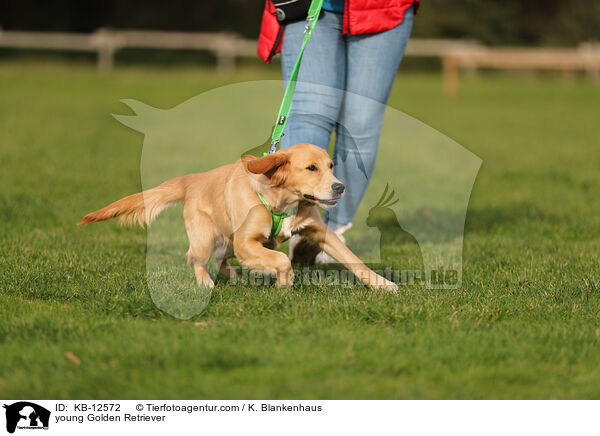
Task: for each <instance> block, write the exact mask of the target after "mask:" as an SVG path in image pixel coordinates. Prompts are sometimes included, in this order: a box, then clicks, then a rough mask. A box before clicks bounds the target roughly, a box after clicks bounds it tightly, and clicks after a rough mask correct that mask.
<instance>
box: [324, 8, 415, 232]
mask: <svg viewBox="0 0 600 436" xmlns="http://www.w3.org/2000/svg"><path fill="white" fill-rule="evenodd" d="M412 20H413V9H412V8H411V9H409V10H408V11H407V12H406V14H405V16H404V21H403V22H402V23H400V24H399V25H398V26H396V27H394V28H393V29H390V30H388V31H385V32H381V33H376V34H369V35H348V36H347V46H346V70H347V72H346V91H347V92H346V93H345V95H344V99H343V102H342V107H341V111H340V115H339V119H338V122H339V126H338V128H337V130H336V143H335V152H334V162H335V165H336V167H335V168H336V169H335V175H336V177H337V178H339V179H340V180H341V181H342V182H343V183H344V184H345V185H346V193H345V195H344V197H343V198H342V200H341V201H340V202H339V203H338V205H337V207H335V208H333V209H330V210H328V211H327V213H326V215H325V219H326V221H327V222H328V224H329V226H330V227H331V228H333V229H334V230H335V229H337V228H340V227H342V226H344V225H346V224H348V223H350V222H351V221H352V219H353V218H354V215H355V214H356V211H357V209H358V206H359V205H360V202H361V200H362V198H363V195H364V193H365V191H366V189H367V185H368V183H369V180H370V179H371V175H372V174H373V168H374V167H375V160H376V158H377V148H378V144H379V134H380V131H381V124H382V122H383V115H384V112H385V104H386V103H387V100H388V97H389V95H390V91H391V89H392V85H393V83H394V79H395V77H396V73H397V71H398V67H399V66H400V61H401V60H402V56H403V54H404V49H405V47H406V43H407V42H408V38H409V36H410V32H411V29H412ZM317 25H318V24H317Z"/></svg>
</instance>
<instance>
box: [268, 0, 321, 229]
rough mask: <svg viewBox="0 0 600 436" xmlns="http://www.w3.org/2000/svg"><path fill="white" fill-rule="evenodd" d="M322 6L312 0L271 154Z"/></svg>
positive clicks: (286, 117) (292, 98)
mask: <svg viewBox="0 0 600 436" xmlns="http://www.w3.org/2000/svg"><path fill="white" fill-rule="evenodd" d="M321 6H323V0H312V2H311V4H310V8H309V9H308V16H307V17H306V28H305V29H304V39H303V40H302V46H301V47H300V53H299V54H298V59H296V64H295V65H294V69H293V70H292V75H291V76H290V80H289V81H288V84H287V86H286V88H285V93H284V94H283V100H282V102H281V107H280V108H279V115H277V121H276V122H275V128H274V129H273V134H272V135H271V150H269V154H271V153H275V152H276V151H277V149H278V146H279V142H280V141H281V136H282V135H283V130H284V129H285V124H286V123H287V119H288V116H289V115H290V109H291V108H292V101H293V100H294V91H295V90H296V80H297V79H298V71H299V70H300V62H302V55H303V54H304V49H305V48H306V44H307V43H308V40H309V39H310V36H311V34H312V31H313V30H314V28H315V26H316V24H317V20H318V19H319V14H320V13H321ZM273 222H275V221H273Z"/></svg>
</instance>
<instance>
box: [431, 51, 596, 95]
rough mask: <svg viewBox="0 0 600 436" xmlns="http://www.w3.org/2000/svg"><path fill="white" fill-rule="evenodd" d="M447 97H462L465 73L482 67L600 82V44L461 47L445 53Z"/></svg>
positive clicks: (444, 69) (444, 68) (443, 59)
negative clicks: (584, 76)
mask: <svg viewBox="0 0 600 436" xmlns="http://www.w3.org/2000/svg"><path fill="white" fill-rule="evenodd" d="M442 65H443V72H444V79H443V80H444V94H445V95H446V96H448V97H451V98H452V97H456V96H457V95H458V87H459V78H460V72H461V70H467V71H470V72H471V73H473V72H474V71H476V70H477V69H478V68H493V69H503V70H528V71H536V70H553V71H562V72H565V73H571V72H575V71H584V72H586V73H587V75H588V76H589V77H590V78H591V79H592V80H594V81H598V80H599V79H600V44H591V43H583V44H581V45H580V46H579V47H578V48H573V49H550V48H548V49H546V48H490V47H470V48H468V47H459V48H451V49H448V50H445V51H444V53H443V54H442Z"/></svg>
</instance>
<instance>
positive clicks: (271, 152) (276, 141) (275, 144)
mask: <svg viewBox="0 0 600 436" xmlns="http://www.w3.org/2000/svg"><path fill="white" fill-rule="evenodd" d="M280 142H281V138H279V139H276V140H275V141H271V149H270V150H269V153H268V154H273V153H275V152H276V151H277V146H278V145H279V143H280Z"/></svg>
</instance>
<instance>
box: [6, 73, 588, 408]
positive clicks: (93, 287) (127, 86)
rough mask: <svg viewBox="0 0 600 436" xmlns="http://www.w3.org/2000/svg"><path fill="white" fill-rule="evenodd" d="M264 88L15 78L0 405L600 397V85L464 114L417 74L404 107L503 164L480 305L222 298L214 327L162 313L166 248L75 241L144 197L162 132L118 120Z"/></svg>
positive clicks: (478, 276) (237, 293) (481, 106)
mask: <svg viewBox="0 0 600 436" xmlns="http://www.w3.org/2000/svg"><path fill="white" fill-rule="evenodd" d="M264 78H278V70H277V68H276V67H271V68H268V69H266V68H265V69H260V68H254V69H249V68H246V69H244V70H243V71H241V72H239V73H237V74H235V75H232V76H222V77H219V76H217V75H215V74H214V73H213V72H212V71H210V70H202V69H193V68H179V69H156V68H155V69H152V68H147V69H136V68H124V69H120V70H117V71H116V72H115V73H113V74H111V75H107V76H98V75H97V74H96V73H95V71H94V70H93V68H92V67H91V66H87V65H83V64H76V63H71V64H67V63H65V64H52V63H50V64H41V63H26V62H4V63H2V64H0V162H1V165H2V167H1V168H2V171H0V241H1V245H0V256H1V257H0V259H1V264H0V397H2V398H180V399H183V398H337V399H342V398H513V399H516V398H520V399H525V398H599V397H600V370H599V369H598V368H600V321H599V320H600V263H599V262H600V261H599V259H600V202H599V201H598V199H599V198H600V147H599V146H598V145H599V144H600V129H599V128H598V114H599V113H600V88H599V87H597V86H594V85H593V84H591V83H588V82H586V81H583V80H581V81H580V80H573V81H563V80H558V79H553V78H550V77H544V78H540V79H539V80H532V79H527V78H519V77H509V76H492V75H490V76H481V77H478V78H473V79H469V80H464V81H463V83H462V84H461V95H460V97H459V98H458V99H457V100H456V101H447V100H445V99H443V97H442V96H441V78H440V76H438V75H434V74H417V73H411V74H407V75H403V74H401V75H400V76H399V78H398V80H397V83H396V85H395V88H394V90H393V94H392V96H391V99H390V104H391V105H392V106H394V107H396V108H398V109H400V110H403V111H405V112H407V113H408V114H410V115H412V116H414V117H416V118H418V119H420V120H422V121H424V122H425V123H427V124H429V125H431V126H433V127H434V128H436V129H438V130H440V131H442V132H443V133H445V134H447V135H448V136H450V137H452V138H453V139H455V140H456V141H458V142H459V143H460V144H462V145H464V146H465V147H467V148H469V149H470V150H471V151H473V152H474V153H476V154H477V155H478V156H480V157H481V158H482V159H483V166H482V168H481V170H480V173H479V175H478V178H477V181H476V184H475V187H474V190H473V195H472V198H471V202H470V205H469V212H468V215H467V225H466V231H465V240H464V272H463V287H462V288H461V289H460V290H445V291H441V290H427V289H425V288H423V287H420V286H405V287H401V291H400V292H399V294H398V295H391V294H386V293H381V292H371V291H368V290H366V289H364V288H361V287H355V288H350V289H335V288H334V287H325V286H318V287H317V286H314V287H311V286H299V287H295V288H293V289H291V290H285V291H282V290H279V289H276V288H273V287H248V286H246V287H235V286H229V285H220V286H218V287H217V288H216V290H215V292H214V293H213V298H212V301H211V303H210V305H209V306H208V308H207V309H206V311H205V312H204V313H203V314H201V315H199V316H197V317H196V318H194V319H193V320H192V322H182V321H180V320H178V319H175V318H173V317H171V316H169V315H166V314H164V313H162V312H161V311H159V310H158V309H157V308H156V307H155V306H154V305H153V304H152V301H151V299H150V297H149V295H148V290H147V284H146V275H145V274H146V270H145V250H146V240H145V232H144V231H143V230H141V229H130V228H122V227H119V226H117V225H115V224H114V223H107V224H102V225H96V226H90V227H87V228H83V229H82V228H78V227H77V226H75V223H76V222H77V221H78V220H79V219H80V218H81V216H82V215H83V214H84V213H86V212H89V211H90V210H93V209H96V208H97V207H99V206H101V205H104V204H105V203H108V202H109V201H112V200H114V199H117V198H119V197H120V196H123V195H126V194H129V193H132V192H135V191H137V190H139V189H140V174H139V159H140V151H141V146H142V139H141V136H140V135H139V134H137V133H135V132H133V131H131V130H128V129H126V128H124V127H123V126H121V125H119V124H118V123H117V122H116V121H114V119H112V118H111V116H110V114H111V113H123V112H124V110H123V106H122V105H121V104H120V103H119V100H120V99H121V98H136V99H139V100H141V101H144V102H146V103H148V104H152V105H154V106H157V107H172V106H175V105H177V104H179V103H181V102H182V101H184V100H185V99H187V98H190V97H192V96H194V95H197V94H198V93H199V92H201V91H204V90H209V89H212V88H214V87H216V86H219V85H223V84H226V83H233V82H238V81H245V80H257V79H264ZM273 110H274V111H275V110H276V108H273ZM396 250H397V251H393V250H392V254H391V255H390V256H391V257H390V258H389V259H387V260H389V261H391V262H393V261H394V260H395V259H394V258H393V255H394V253H396V255H398V253H402V250H403V247H402V246H401V244H400V243H399V246H398V247H396ZM195 323H197V324H195ZM66 351H71V352H73V353H74V354H75V355H77V356H78V357H79V358H80V359H81V365H75V364H74V363H72V362H71V361H70V360H68V359H66V358H65V357H64V353H65V352H66Z"/></svg>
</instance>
